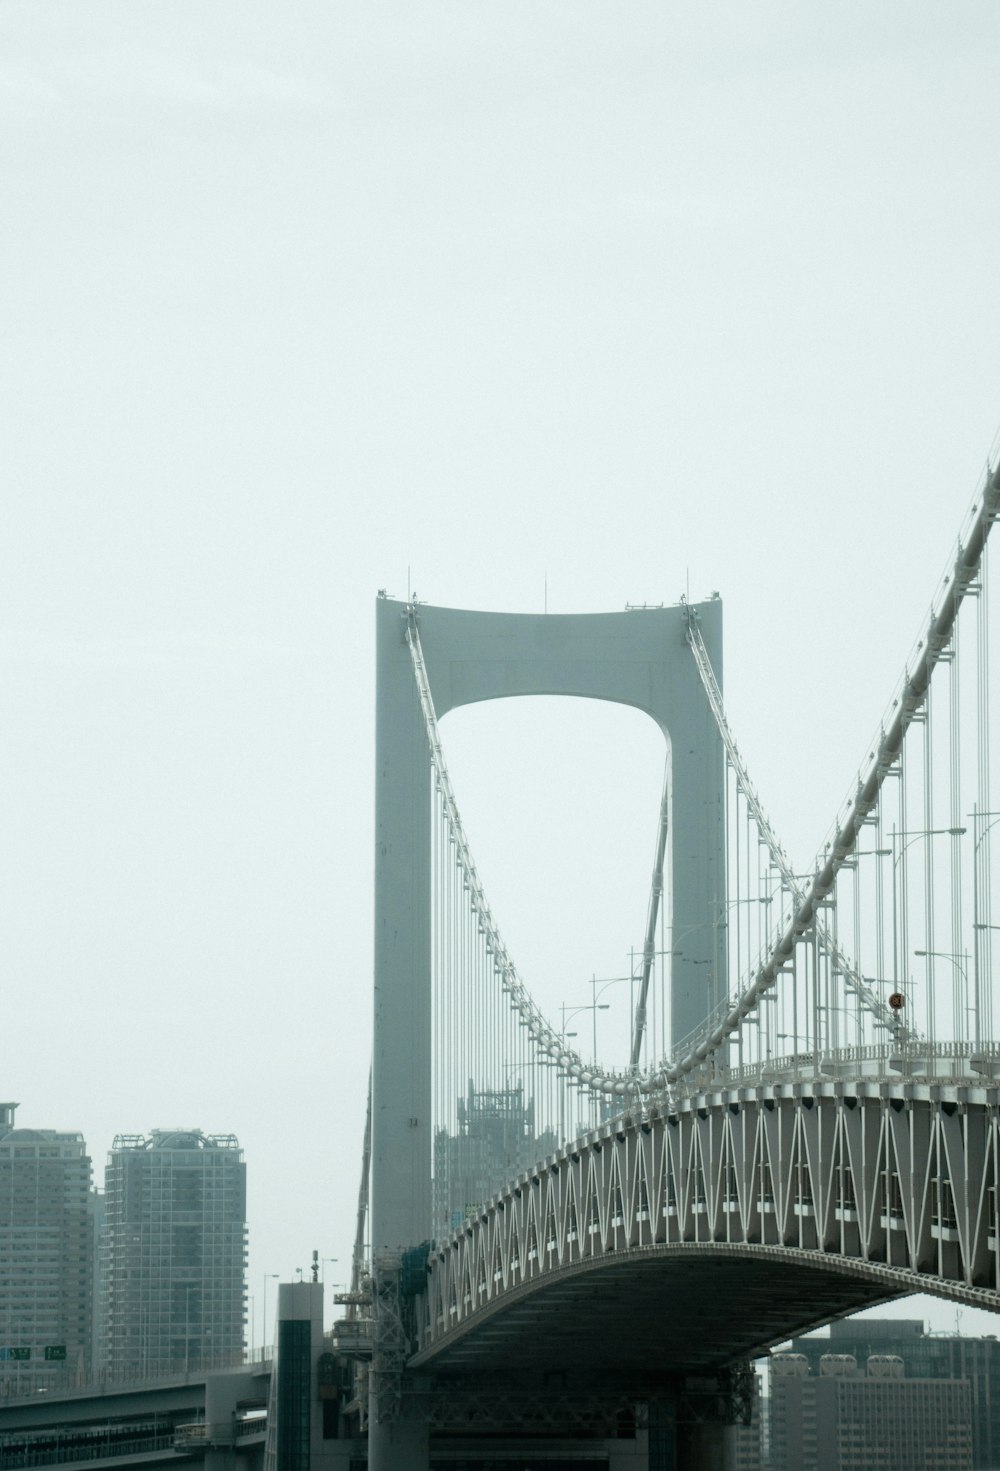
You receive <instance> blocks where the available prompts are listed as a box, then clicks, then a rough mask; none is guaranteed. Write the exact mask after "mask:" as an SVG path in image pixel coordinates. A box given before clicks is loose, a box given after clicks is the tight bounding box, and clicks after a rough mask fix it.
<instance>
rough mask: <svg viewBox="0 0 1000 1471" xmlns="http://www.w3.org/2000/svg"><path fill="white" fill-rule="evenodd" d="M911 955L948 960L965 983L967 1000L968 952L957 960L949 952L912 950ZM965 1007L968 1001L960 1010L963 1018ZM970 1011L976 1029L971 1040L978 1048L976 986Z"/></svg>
mask: <svg viewBox="0 0 1000 1471" xmlns="http://www.w3.org/2000/svg"><path fill="white" fill-rule="evenodd" d="M913 953H914V955H920V956H924V957H929V956H937V957H938V958H939V959H941V960H950V961H951V963H952V965H953V966H954V967H955V969H956V970H957V971H958V973H959V975H960V976H961V977H962V980H963V981H964V982H965V988H966V989H965V994H966V998H968V995H969V989H968V988H969V952H968V950H965V951H963V953H962V956H961V959H960V958H959V956H957V955H955V954H954V953H953V952H952V951H951V950H914V952H913ZM962 960H964V961H965V964H964V965H963V964H962V963H961V962H962ZM967 1005H968V1000H967V999H966V1002H965V1003H964V1004H963V1006H962V1007H961V1008H960V1010H961V1014H962V1015H963V1016H964V1015H965V1007H966V1006H967ZM972 1011H973V1015H974V1017H975V1019H976V1027H975V1031H976V1035H975V1037H974V1038H973V1039H972V1040H973V1042H974V1043H975V1045H976V1046H977V1047H978V1046H979V987H978V984H977V985H976V987H975V994H974V996H973V1006H972ZM963 1029H964V1028H963V1027H962V1026H960V1027H959V1031H962V1030H963Z"/></svg>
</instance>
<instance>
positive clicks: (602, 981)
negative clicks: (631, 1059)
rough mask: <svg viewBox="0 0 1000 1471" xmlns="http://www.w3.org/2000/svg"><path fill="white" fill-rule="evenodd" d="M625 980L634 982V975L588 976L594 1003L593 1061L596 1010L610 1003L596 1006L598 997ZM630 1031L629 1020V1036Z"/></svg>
mask: <svg viewBox="0 0 1000 1471" xmlns="http://www.w3.org/2000/svg"><path fill="white" fill-rule="evenodd" d="M626 981H631V982H632V983H633V984H634V982H635V976H633V975H628V976H595V975H592V976H591V978H590V984H591V986H592V987H593V995H592V996H591V1000H592V1001H593V1003H594V1061H595V1062H596V1061H597V1012H598V1010H600V1011H607V1010H608V1009H609V1008H610V1005H611V1003H610V1002H607V1001H606V1002H605V1003H604V1005H603V1006H601V1007H598V1005H597V1003H598V1001H599V1000H600V998H601V997H602V996H603V995H604V993H605V991H607V990H609V989H610V988H611V987H612V986H621V985H624V983H625V982H626ZM598 986H600V988H601V989H600V990H598V989H597V988H598ZM631 1032H632V1026H631V1021H630V1023H629V1035H630V1036H631Z"/></svg>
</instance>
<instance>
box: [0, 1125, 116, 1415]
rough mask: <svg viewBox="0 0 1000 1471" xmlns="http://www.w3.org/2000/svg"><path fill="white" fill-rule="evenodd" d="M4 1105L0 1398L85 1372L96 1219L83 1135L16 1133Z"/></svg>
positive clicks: (0, 1128) (0, 1135) (73, 1379)
mask: <svg viewBox="0 0 1000 1471" xmlns="http://www.w3.org/2000/svg"><path fill="white" fill-rule="evenodd" d="M16 1108H17V1104H16V1103H0V1395H2V1394H14V1393H18V1392H22V1393H23V1392H25V1391H29V1390H33V1389H39V1388H45V1387H49V1386H51V1387H55V1386H56V1385H59V1384H65V1383H69V1384H74V1383H80V1382H82V1381H83V1380H84V1379H85V1378H86V1377H87V1376H88V1375H89V1372H90V1368H91V1351H92V1347H93V1338H92V1315H93V1302H94V1297H93V1293H94V1214H93V1193H92V1190H91V1184H90V1175H91V1170H90V1157H89V1155H88V1154H87V1146H86V1144H85V1143H84V1139H83V1135H82V1134H76V1133H61V1132H59V1131H57V1130H55V1129H18V1128H15V1127H14V1112H15V1110H16Z"/></svg>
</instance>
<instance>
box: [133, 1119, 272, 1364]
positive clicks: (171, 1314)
mask: <svg viewBox="0 0 1000 1471" xmlns="http://www.w3.org/2000/svg"><path fill="white" fill-rule="evenodd" d="M246 1242H247V1228H246V1165H245V1164H244V1162H243V1151H242V1150H241V1149H240V1147H239V1144H238V1142H237V1140H236V1139H235V1138H234V1137H233V1135H231V1134H225V1135H221V1134H210V1135H205V1134H203V1133H201V1131H200V1130H197V1129H154V1130H153V1131H152V1133H151V1134H150V1135H149V1137H148V1138H145V1137H143V1136H142V1135H137V1134H119V1135H118V1136H117V1137H116V1139H115V1141H114V1145H113V1147H112V1149H111V1153H110V1154H109V1155H108V1168H107V1174H106V1176H105V1283H104V1287H105V1301H104V1314H105V1363H106V1368H107V1372H108V1374H109V1377H111V1378H132V1377H138V1376H145V1375H147V1374H159V1373H165V1372H171V1371H181V1372H183V1371H184V1370H186V1369H195V1368H209V1367H212V1366H216V1367H220V1368H222V1367H226V1366H228V1365H231V1364H233V1363H234V1362H238V1361H239V1359H240V1357H241V1355H242V1352H243V1347H244V1328H245V1323H246Z"/></svg>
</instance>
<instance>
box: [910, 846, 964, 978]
mask: <svg viewBox="0 0 1000 1471" xmlns="http://www.w3.org/2000/svg"><path fill="white" fill-rule="evenodd" d="M966 831H967V829H965V828H964V827H924V828H919V829H917V830H915V831H912V832H897V830H896V824H895V823H893V825H892V853H893V858H892V982H893V984H892V989H893V990H894V991H898V990H899V933H898V930H899V927H898V921H897V910H896V869H897V868H898V867H899V864H900V863H901V861H902V858H903V854H904V853H905V852H906V850H907V848H912V847H913V844H914V843H919V842H920V840H921V838H936V837H949V838H960V837H962V836H963V834H964V833H965V832H966ZM900 838H906V839H907V841H906V842H905V843H903V845H902V847H901V848H900V850H899V852H898V853H897V852H896V843H897V841H898V840H899V839H900ZM929 1004H930V998H929V997H928V1005H929Z"/></svg>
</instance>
